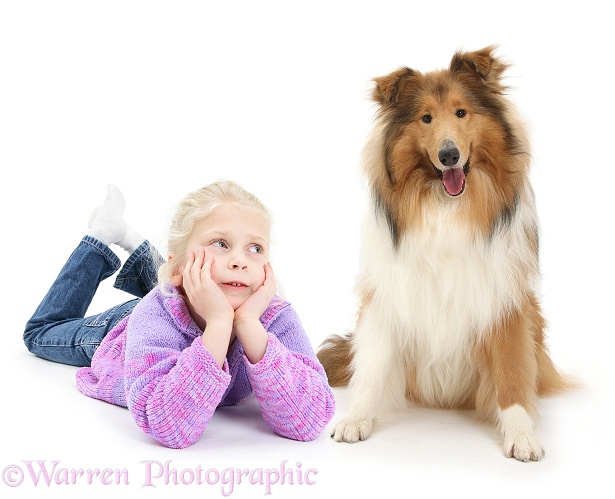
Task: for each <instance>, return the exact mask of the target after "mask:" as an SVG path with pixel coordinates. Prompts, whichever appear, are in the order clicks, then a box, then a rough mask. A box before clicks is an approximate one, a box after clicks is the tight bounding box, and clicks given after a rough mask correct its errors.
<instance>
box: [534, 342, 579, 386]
mask: <svg viewBox="0 0 615 499" xmlns="http://www.w3.org/2000/svg"><path fill="white" fill-rule="evenodd" d="M536 357H537V360H538V395H540V396H541V397H548V396H550V395H559V394H560V393H564V392H567V391H569V390H577V389H579V388H581V387H582V386H583V384H582V383H581V382H580V381H579V380H578V379H576V378H574V377H572V376H569V375H567V374H564V373H562V372H560V371H559V370H558V369H557V368H556V367H555V365H554V364H553V361H552V360H551V357H549V353H548V352H547V350H546V348H544V347H543V346H542V345H541V346H539V348H538V349H537V352H536Z"/></svg>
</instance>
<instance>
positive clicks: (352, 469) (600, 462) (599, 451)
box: [0, 342, 614, 498]
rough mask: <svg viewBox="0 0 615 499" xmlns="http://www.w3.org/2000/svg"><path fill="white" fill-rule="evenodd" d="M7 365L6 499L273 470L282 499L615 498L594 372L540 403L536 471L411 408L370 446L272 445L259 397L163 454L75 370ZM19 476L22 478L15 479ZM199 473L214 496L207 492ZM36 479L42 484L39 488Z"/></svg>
mask: <svg viewBox="0 0 615 499" xmlns="http://www.w3.org/2000/svg"><path fill="white" fill-rule="evenodd" d="M13 343H14V342H11V343H10V346H12V347H14V345H13ZM3 357H6V355H3ZM7 362H8V364H7ZM2 363H3V366H4V367H3V377H4V382H3V385H4V387H3V391H4V401H5V402H4V404H3V405H4V408H5V409H4V411H3V428H4V431H3V437H2V440H3V441H2V447H1V451H0V459H1V460H2V462H1V463H0V468H4V473H3V476H2V480H3V481H4V483H2V482H0V488H4V489H5V492H3V497H4V496H5V494H7V493H10V494H13V495H11V496H8V495H7V496H6V497H16V496H15V495H14V494H18V496H19V497H25V496H28V497H30V494H32V493H33V491H35V492H36V493H37V494H39V493H40V494H48V495H49V497H82V496H83V493H84V492H86V493H87V494H88V495H89V494H90V493H94V494H96V493H98V492H99V491H102V492H104V493H105V494H112V495H113V496H115V497H135V494H136V493H140V494H149V495H152V496H153V495H155V494H157V495H156V497H168V496H169V495H168V494H169V493H173V494H175V493H177V494H181V496H182V497H212V496H219V495H218V494H222V492H221V491H222V490H225V491H226V492H229V491H230V490H231V489H230V487H233V488H232V492H233V494H232V496H233V497H261V496H264V495H265V493H266V492H267V485H266V483H267V480H269V482H275V481H276V478H275V477H276V475H275V474H274V472H273V471H270V472H269V475H267V472H266V470H277V471H278V472H279V471H280V470H283V472H282V473H281V475H282V476H284V477H285V481H284V484H282V483H280V481H279V480H277V482H278V483H270V486H269V490H270V492H271V493H272V494H273V495H274V496H275V497H315V496H318V495H321V494H324V495H325V497H332V494H333V493H334V492H335V493H336V494H341V495H359V494H361V496H363V495H364V493H365V492H367V493H368V495H370V496H374V497H393V496H395V491H399V490H400V489H401V488H407V489H408V490H409V491H411V492H409V495H417V496H425V495H426V494H429V497H438V498H440V497H448V496H450V495H457V494H459V493H460V491H464V495H465V494H466V492H465V491H467V494H468V496H469V495H472V496H474V497H491V496H492V495H493V494H494V493H497V495H498V496H499V497H519V496H525V495H533V494H541V493H542V494H547V495H548V496H556V495H561V494H566V496H567V497H572V496H577V495H578V496H583V497H607V495H605V494H604V492H605V487H606V490H612V489H610V479H609V476H610V472H611V469H612V464H613V461H612V448H613V442H614V441H613V433H612V421H613V412H612V405H611V404H612V398H610V396H609V395H608V393H607V390H608V389H609V386H608V385H607V383H606V382H605V376H606V374H607V373H605V372H603V371H602V370H601V369H600V368H599V367H597V366H579V365H577V366H570V367H572V368H573V370H574V371H575V374H577V375H579V376H580V377H581V378H583V379H584V381H585V382H586V383H587V386H586V388H584V389H583V390H581V391H579V392H577V393H574V394H570V395H566V396H561V397H558V398H554V399H549V400H544V401H543V403H542V406H541V422H540V424H539V427H538V435H539V436H540V439H541V442H542V444H543V445H544V447H545V449H546V452H547V453H546V456H545V458H544V459H543V460H542V461H541V462H539V463H520V462H517V461H515V460H511V459H507V458H505V457H504V456H503V454H502V451H501V448H500V439H499V436H498V435H497V433H496V432H495V431H494V429H493V428H492V427H491V426H489V425H486V424H484V423H480V422H477V421H476V418H475V415H474V413H473V412H470V411H467V412H463V411H462V412H458V411H437V410H428V409H422V408H416V407H412V408H409V409H408V410H407V411H406V412H404V413H402V414H398V415H395V416H394V417H391V418H389V420H387V421H383V422H381V424H380V425H379V427H378V428H377V430H376V432H375V433H374V435H373V436H372V437H371V438H369V439H368V440H366V441H365V442H360V443H357V444H352V445H350V444H339V443H335V442H334V441H333V440H332V439H330V438H329V437H328V433H327V434H323V435H321V437H319V438H318V439H317V440H316V441H314V442H309V443H302V442H294V441H291V440H286V439H283V438H281V437H278V436H276V435H274V434H272V433H271V431H270V430H269V429H268V427H267V426H266V425H265V423H264V422H263V420H262V419H261V417H260V411H259V408H258V404H256V403H255V402H254V399H252V400H250V401H248V402H246V403H244V404H242V405H240V406H238V407H234V408H225V409H223V410H219V411H218V412H217V413H216V414H215V416H214V418H213V419H212V421H211V423H210V426H209V428H208V429H207V431H206V433H205V434H204V436H203V437H202V439H201V440H200V441H199V442H198V443H196V444H195V445H194V446H192V447H190V448H188V449H182V450H172V449H166V448H164V447H162V446H160V445H158V444H157V443H156V442H155V441H153V440H151V439H149V437H147V436H145V435H144V434H142V433H141V431H140V430H139V429H138V428H137V427H136V425H135V424H134V423H133V421H132V418H131V416H130V414H129V413H128V411H127V410H125V409H122V408H118V407H115V406H112V405H109V404H105V403H103V402H99V401H96V400H92V399H88V398H87V397H84V396H83V395H81V394H80V393H79V392H78V391H77V390H76V388H75V385H74V382H73V378H74V371H75V369H74V368H72V367H69V366H63V365H59V364H52V363H49V362H46V361H43V360H40V359H37V358H35V357H33V356H31V355H30V354H29V353H27V352H25V351H24V350H23V349H21V350H16V349H14V348H13V349H12V350H11V355H10V358H9V359H6V358H3V360H2ZM9 376H10V377H9ZM336 399H337V404H338V414H337V415H336V417H337V416H339V415H341V414H344V412H345V410H346V408H347V407H348V396H347V393H346V391H345V390H336ZM29 461H32V462H33V463H31V464H30V466H28V462H29ZM39 461H43V463H42V464H41V463H39ZM54 461H57V464H56V465H55V466H56V467H55V472H52V470H53V469H54ZM165 463H166V466H167V468H166V470H167V471H164V470H165V468H164V466H165ZM10 466H17V467H18V468H19V469H20V470H21V472H22V473H23V474H21V475H20V474H19V472H18V471H17V472H11V471H8V470H7V468H8V467H10ZM199 467H200V468H201V469H202V470H203V471H202V474H201V477H202V481H205V483H203V484H199V483H198V480H199V478H198V477H199V473H198V468H199ZM43 468H44V469H45V470H47V472H48V475H49V477H50V480H51V484H50V485H49V486H47V485H46V478H45V474H44V473H43V474H41V471H42V470H43ZM79 469H82V470H84V473H85V474H84V475H83V476H82V477H77V478H76V484H75V485H62V483H64V482H65V481H69V482H71V480H73V479H72V478H71V476H72V475H71V472H72V470H79ZM97 469H98V470H101V473H102V471H103V470H105V469H107V470H111V471H112V473H111V474H109V476H105V477H103V476H102V475H101V476H99V477H94V478H92V483H91V484H90V483H88V481H87V480H88V478H87V472H88V470H92V471H93V470H97ZM230 469H233V470H237V469H240V470H249V472H250V473H256V474H253V475H248V477H247V478H245V477H244V478H243V481H242V483H237V481H236V480H237V479H233V480H230V479H229V478H227V479H226V481H225V480H224V477H228V476H230V475H229V474H230V473H232V472H231V471H229V470H230ZM207 470H211V471H210V473H209V474H207V475H206V474H205V472H206V471H207ZM259 471H260V472H262V475H258V473H259ZM32 472H34V476H36V475H40V476H39V481H38V484H36V481H35V478H33V475H32V474H31V473H32ZM15 473H17V475H16V474H15ZM116 473H119V475H116ZM225 473H226V474H225ZM20 476H21V478H22V480H23V482H22V483H21V484H20V485H19V487H14V488H13V489H11V490H9V488H8V487H7V485H6V484H7V483H8V482H10V480H17V479H18V478H19V477H20ZM118 476H119V478H118ZM267 476H269V479H267ZM291 476H292V484H291V483H290V480H291ZM55 481H58V482H60V484H57V483H55ZM126 481H128V482H129V483H126ZM182 481H183V482H184V483H182ZM105 482H106V483H107V485H106V486H103V485H104V484H105ZM118 482H119V483H118ZM174 482H177V483H178V484H177V485H173V484H174ZM208 482H209V483H208ZM300 482H303V483H300ZM308 482H313V484H312V485H310V484H309V483H308ZM22 494H23V495H22ZM568 494H569V495H568Z"/></svg>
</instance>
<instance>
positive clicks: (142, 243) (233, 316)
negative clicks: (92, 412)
mask: <svg viewBox="0 0 615 499" xmlns="http://www.w3.org/2000/svg"><path fill="white" fill-rule="evenodd" d="M124 208H125V204H124V198H123V196H122V193H121V192H120V191H119V190H118V189H117V188H116V187H114V186H108V188H107V198H106V199H105V202H104V204H103V205H102V207H101V208H100V209H98V210H97V211H95V212H94V214H93V216H92V218H91V219H90V224H89V228H90V230H89V232H88V234H87V235H86V236H84V238H83V239H82V241H81V242H80V244H79V246H78V247H77V248H76V249H75V251H74V252H73V253H72V255H71V256H70V257H69V259H68V261H67V262H66V264H65V266H64V267H63V269H62V270H61V271H60V274H59V275H58V277H57V279H56V281H55V282H54V284H53V285H52V287H51V289H50V290H49V292H48V293H47V295H46V296H45V297H44V298H43V301H42V302H41V304H40V305H39V307H38V308H37V309H36V311H35V312H34V315H33V316H32V318H31V319H30V321H29V322H28V324H27V325H26V330H25V333H24V341H25V343H26V346H27V347H28V349H29V350H30V351H31V352H32V353H34V354H36V355H38V356H39V357H43V358H45V359H49V360H53V361H56V362H63V363H66V364H72V365H76V366H86V367H82V368H81V369H79V371H78V372H77V386H78V388H79V390H80V391H81V392H83V393H84V394H86V395H88V396H90V397H94V398H97V399H100V400H104V401H106V402H110V403H112V404H116V405H120V406H124V407H128V409H129V410H130V412H131V413H132V415H133V417H134V419H135V421H136V423H137V425H138V426H139V427H140V428H141V429H143V430H144V431H145V432H146V433H147V434H149V435H151V436H152V437H154V438H155V439H157V440H158V441H159V442H161V443H162V444H163V445H165V446H168V447H173V448H183V447H187V446H189V445H191V444H193V443H194V442H196V441H197V440H198V439H199V438H200V436H201V434H202V433H203V431H204V430H205V427H206V426H207V423H208V422H209V420H210V418H211V417H212V415H213V412H214V410H215V409H216V407H217V406H220V405H232V404H238V403H239V402H241V401H242V400H244V399H245V398H247V397H248V396H249V395H251V394H252V393H253V394H254V395H255V396H256V397H257V399H258V401H259V404H260V407H261V410H262V413H263V418H264V419H265V421H266V422H267V424H268V425H269V426H270V427H271V428H272V429H273V430H274V431H275V432H276V433H278V434H280V435H282V436H284V437H288V438H292V439H295V440H303V441H308V440H313V439H314V438H316V437H317V436H318V435H319V434H320V432H321V431H322V430H323V428H324V427H325V425H326V424H327V423H328V422H329V421H330V419H331V418H332V416H333V413H334V410H335V402H334V398H333V394H332V391H331V389H330V388H329V385H328V382H327V378H326V375H325V373H324V370H323V368H322V366H321V365H320V363H319V362H318V360H317V359H316V356H315V355H314V352H313V350H312V348H311V346H310V343H309V340H308V338H307V336H306V334H305V332H304V330H303V327H302V325H301V323H300V321H299V318H298V316H297V314H296V312H295V311H294V310H293V308H292V307H291V306H290V304H289V303H288V302H286V301H284V300H282V299H281V298H280V297H279V296H278V295H276V294H275V291H276V286H275V278H274V275H273V270H272V268H271V265H270V264H269V263H268V258H269V256H268V255H269V232H270V217H269V214H268V213H267V211H266V209H265V207H264V206H263V205H262V204H261V203H260V201H259V200H258V199H257V198H256V197H255V196H253V195H252V194H250V193H248V192H246V191H245V190H243V189H242V188H241V187H239V186H238V185H236V184H234V183H232V182H218V183H214V184H211V185H209V186H206V187H204V188H202V189H199V190H197V191H195V192H193V193H191V194H189V195H188V196H186V198H184V200H183V201H182V202H181V203H180V205H179V208H178V210H177V213H176V215H175V217H174V219H173V221H172V224H171V230H170V235H169V244H168V248H169V255H168V261H167V262H166V263H163V259H162V258H161V257H160V255H159V254H158V253H157V252H156V250H155V249H154V248H153V247H151V246H150V244H149V243H148V242H147V241H146V240H144V239H143V237H142V236H140V235H139V234H138V233H137V232H136V231H134V230H133V229H132V228H131V227H130V226H128V225H127V224H126V222H125V220H124V218H123V212H124ZM110 244H117V245H119V246H120V247H122V248H124V249H125V250H127V251H128V252H129V253H131V254H130V257H129V258H128V259H127V260H126V262H125V264H124V266H123V267H122V269H121V270H120V272H119V274H118V276H117V278H116V281H115V287H117V288H119V289H121V290H124V291H127V292H129V293H131V294H133V295H135V296H137V297H138V298H136V299H133V300H131V301H128V302H126V303H123V304H121V305H118V306H116V307H114V308H112V309H111V310H108V311H106V312H104V313H103V314H100V315H98V316H92V317H87V318H84V316H85V313H86V311H87V308H88V306H89V304H90V302H91V300H92V298H93V296H94V293H95V292H96V289H97V287H98V284H99V283H100V282H101V281H102V280H103V279H105V278H107V277H109V276H110V275H112V274H114V273H115V272H116V271H117V270H118V269H119V268H120V260H119V258H118V257H117V255H115V253H114V252H113V251H112V250H111V249H110V248H109V245H110ZM157 267H159V269H158V272H156V268H157ZM156 274H157V277H158V285H156Z"/></svg>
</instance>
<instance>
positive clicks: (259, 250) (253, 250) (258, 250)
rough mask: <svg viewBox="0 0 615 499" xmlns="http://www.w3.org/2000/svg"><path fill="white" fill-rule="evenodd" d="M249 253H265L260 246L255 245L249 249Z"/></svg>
mask: <svg viewBox="0 0 615 499" xmlns="http://www.w3.org/2000/svg"><path fill="white" fill-rule="evenodd" d="M248 251H249V252H250V253H262V252H263V248H262V247H261V246H259V245H258V244H255V245H254V246H250V247H249V248H248Z"/></svg>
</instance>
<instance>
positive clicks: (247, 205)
mask: <svg viewBox="0 0 615 499" xmlns="http://www.w3.org/2000/svg"><path fill="white" fill-rule="evenodd" d="M223 204H231V205H234V206H237V207H239V208H243V209H246V210H249V211H251V212H253V213H257V214H259V215H261V216H262V217H263V218H264V219H265V221H266V222H267V225H268V226H269V227H271V215H270V214H269V211H268V210H267V208H265V206H264V205H263V203H261V201H260V200H259V199H258V198H257V197H256V196H255V195H254V194H251V193H249V192H248V191H246V190H245V189H243V188H242V187H240V186H239V185H238V184H236V183H235V182H232V181H229V180H226V181H219V182H214V183H213V184H209V185H206V186H205V187H202V188H201V189H198V190H196V191H194V192H191V193H190V194H188V195H187V196H186V197H185V198H184V199H183V200H182V201H181V202H180V203H179V206H178V208H177V212H176V213H175V216H174V217H173V220H172V221H171V227H170V229H169V240H168V245H167V250H168V253H169V254H172V255H174V258H173V259H171V260H170V261H168V262H166V263H163V264H162V265H161V266H160V267H159V268H158V284H159V285H161V287H164V285H165V284H166V283H168V282H169V279H170V277H171V276H172V275H174V274H176V273H177V272H181V269H182V268H183V266H184V265H185V263H186V253H187V251H188V240H189V239H190V235H191V234H192V231H193V229H194V226H195V224H196V223H197V222H199V221H200V220H202V219H203V218H205V217H206V216H207V215H209V214H210V213H211V212H212V211H213V210H214V209H215V208H217V207H218V206H220V205H223Z"/></svg>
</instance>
